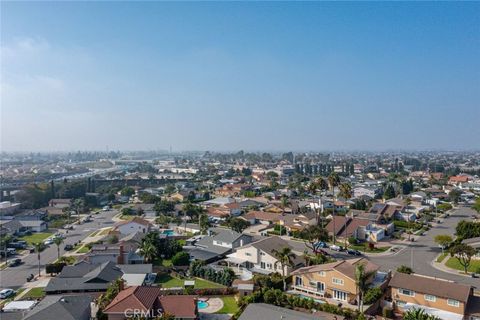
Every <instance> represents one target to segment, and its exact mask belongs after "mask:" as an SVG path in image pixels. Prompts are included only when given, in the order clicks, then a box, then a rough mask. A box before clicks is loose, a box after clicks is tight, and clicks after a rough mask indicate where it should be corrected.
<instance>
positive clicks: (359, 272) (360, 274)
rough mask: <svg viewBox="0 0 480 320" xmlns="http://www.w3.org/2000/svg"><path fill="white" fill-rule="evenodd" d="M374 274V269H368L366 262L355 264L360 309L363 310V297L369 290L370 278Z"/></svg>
mask: <svg viewBox="0 0 480 320" xmlns="http://www.w3.org/2000/svg"><path fill="white" fill-rule="evenodd" d="M371 276H373V272H372V271H368V272H367V271H366V270H365V265H364V264H358V265H356V266H355V285H356V287H357V297H358V311H360V312H363V297H364V295H365V292H366V291H367V290H368V286H369V281H368V280H369V279H370V277H371Z"/></svg>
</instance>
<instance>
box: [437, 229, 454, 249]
mask: <svg viewBox="0 0 480 320" xmlns="http://www.w3.org/2000/svg"><path fill="white" fill-rule="evenodd" d="M452 241H453V238H452V237H451V236H449V235H448V234H439V235H436V236H435V243H437V244H438V245H439V246H440V247H441V248H442V253H443V250H444V249H445V248H446V247H448V245H450V243H452Z"/></svg>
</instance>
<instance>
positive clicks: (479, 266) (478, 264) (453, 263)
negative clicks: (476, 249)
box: [445, 257, 480, 272]
mask: <svg viewBox="0 0 480 320" xmlns="http://www.w3.org/2000/svg"><path fill="white" fill-rule="evenodd" d="M445 265H446V266H447V267H449V268H451V269H456V270H460V271H462V272H463V266H462V265H461V264H460V262H459V261H458V259H457V258H454V257H450V258H449V259H448V260H447V262H446V263H445ZM478 270H480V260H473V259H472V261H471V262H470V265H469V266H468V272H477V271H478Z"/></svg>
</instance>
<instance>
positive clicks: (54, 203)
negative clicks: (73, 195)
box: [48, 199, 72, 209]
mask: <svg viewBox="0 0 480 320" xmlns="http://www.w3.org/2000/svg"><path fill="white" fill-rule="evenodd" d="M71 203H72V199H51V200H50V201H49V202H48V206H49V207H52V208H58V209H63V208H68V207H70V204H71Z"/></svg>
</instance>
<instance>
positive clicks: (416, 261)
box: [369, 207, 480, 288]
mask: <svg viewBox="0 0 480 320" xmlns="http://www.w3.org/2000/svg"><path fill="white" fill-rule="evenodd" d="M473 214H475V211H473V210H472V209H470V208H463V207H460V208H458V209H455V210H453V211H451V215H450V217H448V218H446V219H445V220H444V222H443V223H442V224H439V225H438V226H437V227H435V228H432V229H430V230H429V231H428V232H427V234H426V235H425V236H422V237H419V238H418V240H417V242H413V243H411V244H409V246H408V247H407V248H405V249H403V250H401V251H399V252H398V253H396V254H394V255H392V256H385V257H369V259H370V260H371V261H372V262H373V263H375V264H377V265H379V266H381V269H382V270H384V271H387V270H396V269H397V268H398V267H399V266H401V265H406V266H409V267H412V268H413V270H414V271H415V272H416V273H418V274H422V275H427V276H432V277H439V278H443V279H448V280H453V281H456V282H459V283H465V284H469V285H473V286H475V287H477V288H480V279H478V278H477V279H474V278H471V277H465V276H461V275H456V274H452V273H448V272H444V271H441V270H438V269H436V268H434V267H433V266H432V265H431V262H432V260H434V259H435V258H436V257H437V255H438V254H439V253H441V251H442V250H441V249H440V248H439V247H438V245H437V244H436V243H435V242H434V240H433V239H434V238H435V236H436V235H439V234H449V235H452V236H453V234H454V233H455V227H456V225H457V223H458V222H459V221H460V220H462V219H465V220H466V219H470V217H471V216H472V215H473Z"/></svg>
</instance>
